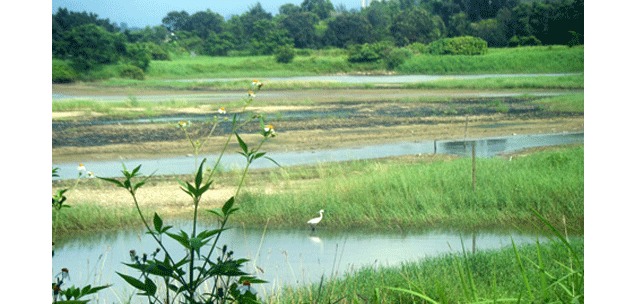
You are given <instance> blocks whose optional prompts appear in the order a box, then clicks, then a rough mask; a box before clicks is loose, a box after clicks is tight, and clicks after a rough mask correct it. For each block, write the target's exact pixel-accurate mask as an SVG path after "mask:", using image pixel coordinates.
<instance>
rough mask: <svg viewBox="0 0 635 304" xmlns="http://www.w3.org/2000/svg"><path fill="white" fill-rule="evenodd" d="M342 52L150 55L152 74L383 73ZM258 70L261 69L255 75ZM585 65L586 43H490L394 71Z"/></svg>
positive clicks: (573, 68) (564, 69)
mask: <svg viewBox="0 0 635 304" xmlns="http://www.w3.org/2000/svg"><path fill="white" fill-rule="evenodd" d="M347 59H348V57H347V55H346V54H344V53H342V52H308V54H307V55H305V56H297V57H296V59H294V60H293V62H291V63H289V64H281V63H277V62H276V61H275V59H274V58H273V56H244V57H241V56H235V57H208V56H196V57H177V58H175V59H174V60H171V61H152V62H151V64H150V67H149V69H148V71H147V73H146V76H147V78H148V79H176V78H234V77H254V76H256V77H261V78H262V77H289V76H306V75H324V74H335V73H355V72H365V73H385V72H386V71H385V68H384V66H383V64H382V63H381V62H377V63H371V64H352V63H350V62H348V60H347ZM255 71H257V72H258V73H259V75H254V72H255ZM583 71H584V47H583V46H579V47H571V48H570V47H566V46H537V47H520V48H490V49H489V51H488V53H487V54H485V55H481V56H442V55H425V54H419V55H415V56H412V57H411V58H410V59H408V60H406V61H405V62H404V63H403V64H402V65H400V66H398V68H397V70H396V72H397V73H399V74H440V75H447V74H481V73H495V74H501V73H503V74H504V73H570V72H580V73H581V72H583Z"/></svg>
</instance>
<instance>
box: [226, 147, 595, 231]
mask: <svg viewBox="0 0 635 304" xmlns="http://www.w3.org/2000/svg"><path fill="white" fill-rule="evenodd" d="M471 168H472V164H471V159H468V158H462V159H456V160H452V161H442V162H433V163H407V164H406V163H396V164H382V163H377V162H374V161H360V162H356V163H354V164H353V165H341V166H328V167H327V168H325V169H324V170H320V169H319V168H318V169H317V170H316V171H315V172H317V173H318V176H317V178H313V179H312V181H311V182H310V183H308V184H309V185H308V186H304V187H301V188H296V187H293V185H292V184H290V186H289V187H288V190H287V191H284V192H282V193H276V194H264V193H253V192H251V193H248V194H245V197H243V198H241V199H240V201H241V205H240V206H241V209H240V211H239V212H238V213H237V216H236V217H235V218H234V221H239V222H243V223H245V224H247V225H254V226H264V225H265V223H267V222H268V223H269V225H273V226H282V227H284V226H287V227H296V226H301V225H304V222H305V221H304V220H302V219H305V218H306V217H307V215H312V214H315V213H316V212H317V211H318V210H320V209H324V210H325V215H324V220H323V221H322V223H321V225H322V226H323V229H349V228H370V229H413V228H416V227H440V226H447V227H458V228H466V227H483V228H484V227H503V228H511V227H526V228H531V227H533V226H534V224H535V222H536V217H535V216H534V214H533V213H532V211H531V210H532V209H535V210H537V211H538V212H540V213H542V214H545V216H546V217H547V218H548V219H549V220H550V221H551V222H554V223H555V222H559V221H561V220H562V218H563V217H566V219H567V223H568V224H569V225H570V227H569V228H570V229H571V230H572V231H575V232H577V233H583V229H584V149H583V147H581V146H577V147H572V148H566V149H561V150H556V151H545V152H538V153H535V154H532V155H528V156H526V157H516V158H514V159H513V160H512V161H509V160H507V159H501V158H493V159H477V163H476V175H475V176H476V190H475V191H473V190H472V171H471ZM284 174H285V173H284V171H283V172H282V173H280V172H279V171H276V172H272V174H271V176H270V177H269V179H270V180H271V181H273V182H275V183H285V182H289V181H290V180H292V179H290V178H288V177H285V176H284ZM296 174H297V173H296ZM296 178H297V177H296ZM252 182H256V181H252ZM305 184H307V183H305ZM290 219H297V220H295V221H294V220H290ZM561 228H562V227H561Z"/></svg>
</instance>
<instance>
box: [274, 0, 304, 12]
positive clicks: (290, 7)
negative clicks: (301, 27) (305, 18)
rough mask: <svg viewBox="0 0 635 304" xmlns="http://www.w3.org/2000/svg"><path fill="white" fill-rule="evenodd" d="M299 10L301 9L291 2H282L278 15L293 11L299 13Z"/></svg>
mask: <svg viewBox="0 0 635 304" xmlns="http://www.w3.org/2000/svg"><path fill="white" fill-rule="evenodd" d="M300 11H302V9H301V8H300V7H299V6H297V5H295V4H293V3H287V4H283V5H281V6H280V8H279V9H278V13H280V15H291V14H293V13H299V12H300Z"/></svg>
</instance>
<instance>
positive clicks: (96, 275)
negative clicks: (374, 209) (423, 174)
mask: <svg viewBox="0 0 635 304" xmlns="http://www.w3.org/2000/svg"><path fill="white" fill-rule="evenodd" d="M325 216H326V215H325ZM166 224H170V225H174V226H175V228H173V229H184V230H185V231H189V229H190V228H189V227H191V226H188V224H185V223H183V222H182V223H176V224H174V223H166ZM207 228H208V229H209V228H211V227H207ZM200 229H201V227H199V231H200ZM172 231H174V232H176V231H178V230H172ZM473 237H474V239H473ZM512 239H513V241H514V242H515V243H516V244H517V245H520V244H526V243H530V242H535V241H537V240H539V241H541V242H543V241H546V240H547V239H546V238H545V237H543V236H538V235H535V234H529V233H522V232H516V231H481V232H477V233H470V232H468V233H466V232H460V231H448V230H418V231H408V232H388V233H386V232H383V233H370V232H363V231H346V232H341V231H332V230H328V229H319V228H318V229H317V230H316V231H314V232H312V231H311V230H310V229H309V228H308V227H307V228H306V229H296V230H271V229H269V230H267V229H264V228H263V229H245V228H241V227H234V228H232V229H230V230H228V231H226V232H225V234H223V235H222V237H221V240H220V242H219V246H222V245H227V246H228V249H229V250H233V251H234V254H235V257H244V258H248V259H250V262H249V263H247V264H246V267H245V268H244V269H243V270H245V271H246V272H248V273H251V274H254V275H256V276H257V277H258V278H261V279H264V280H266V281H267V282H268V283H266V284H260V285H258V289H259V292H260V294H261V295H262V294H272V293H274V292H279V291H280V289H281V287H282V286H298V285H305V284H310V283H316V282H319V281H320V278H322V277H324V278H325V279H328V278H331V277H341V276H342V275H345V274H346V273H350V272H352V271H355V270H359V269H360V268H362V267H373V268H377V267H382V266H398V265H400V264H402V263H404V262H408V261H418V260H421V259H425V258H431V257H436V256H440V255H443V254H448V253H460V252H462V250H463V248H465V250H467V251H471V250H473V248H472V244H473V243H472V242H473V240H474V244H475V247H474V248H475V249H476V250H488V249H499V248H502V247H505V246H511V241H512ZM164 240H165V242H166V244H167V247H168V250H169V251H170V252H171V253H172V254H175V255H176V256H177V258H180V257H182V255H181V254H182V253H181V252H180V251H179V250H182V249H181V247H180V246H178V245H176V243H175V242H174V241H173V240H171V239H167V238H166V239H164ZM55 247H56V250H55V256H54V257H53V273H52V275H53V276H54V275H55V274H56V273H57V272H59V270H60V269H61V268H62V267H66V268H68V269H69V270H70V274H71V282H72V284H76V285H82V286H83V285H85V284H92V285H93V286H95V285H100V284H113V287H111V288H109V289H106V290H104V291H101V292H100V297H102V298H107V299H109V300H108V303H112V302H113V301H114V299H126V298H127V296H128V295H130V294H133V293H134V290H133V288H132V287H130V286H128V285H127V284H126V282H125V281H123V279H121V278H120V277H119V276H118V275H117V274H116V273H115V272H120V273H123V274H128V275H132V276H137V275H138V273H136V272H135V271H133V270H132V269H130V268H128V267H127V266H125V265H123V264H122V263H129V262H130V254H129V252H130V250H135V251H136V252H137V253H138V254H139V255H141V254H142V253H148V254H150V253H152V252H153V251H154V250H155V248H157V245H156V243H154V241H153V240H152V238H151V237H149V236H148V235H146V234H144V233H143V231H142V230H141V229H128V230H123V231H117V232H105V233H95V234H91V235H87V236H83V237H74V238H73V239H69V240H59V241H58V242H57V243H56V246H55ZM208 248H209V247H208ZM203 252H207V250H203ZM162 256H163V255H162V254H160V255H159V257H161V258H162ZM215 256H217V255H214V257H215ZM137 300H139V297H137Z"/></svg>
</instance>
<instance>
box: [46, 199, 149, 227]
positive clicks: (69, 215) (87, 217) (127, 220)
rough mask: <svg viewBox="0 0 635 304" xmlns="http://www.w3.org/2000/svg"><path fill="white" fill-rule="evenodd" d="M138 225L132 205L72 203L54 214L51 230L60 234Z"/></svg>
mask: <svg viewBox="0 0 635 304" xmlns="http://www.w3.org/2000/svg"><path fill="white" fill-rule="evenodd" d="M138 225H139V215H138V214H137V213H136V212H135V210H134V209H133V208H132V207H129V208H128V207H125V208H124V207H108V206H100V205H98V204H91V203H86V204H74V205H73V206H71V208H66V209H64V212H59V214H58V217H55V216H54V220H53V231H55V232H56V233H59V234H60V235H66V234H68V233H71V232H72V233H81V232H82V231H98V230H112V229H117V228H127V227H130V226H138Z"/></svg>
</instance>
